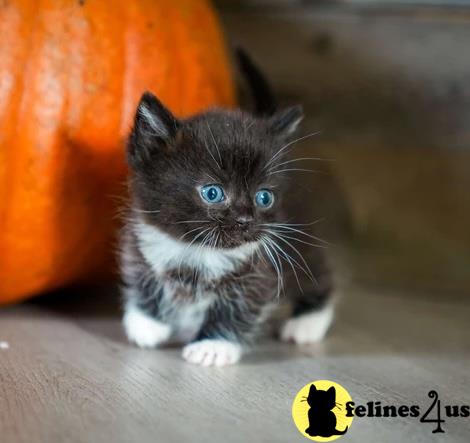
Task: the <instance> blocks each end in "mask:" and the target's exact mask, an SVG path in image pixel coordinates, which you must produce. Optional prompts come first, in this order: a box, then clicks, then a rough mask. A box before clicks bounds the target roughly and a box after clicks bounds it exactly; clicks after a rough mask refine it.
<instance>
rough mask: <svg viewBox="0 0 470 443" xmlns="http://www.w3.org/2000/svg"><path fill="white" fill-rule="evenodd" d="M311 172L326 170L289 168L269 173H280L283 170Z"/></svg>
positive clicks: (322, 172)
mask: <svg viewBox="0 0 470 443" xmlns="http://www.w3.org/2000/svg"><path fill="white" fill-rule="evenodd" d="M296 171H298V172H311V173H315V172H316V173H319V174H324V173H325V171H320V170H319V169H302V168H287V169H278V170H277V171H272V172H270V173H269V174H268V175H274V174H280V173H281V172H296Z"/></svg>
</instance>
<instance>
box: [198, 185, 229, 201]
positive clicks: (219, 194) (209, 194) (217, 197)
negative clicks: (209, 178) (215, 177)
mask: <svg viewBox="0 0 470 443" xmlns="http://www.w3.org/2000/svg"><path fill="white" fill-rule="evenodd" d="M201 197H202V198H203V199H204V200H205V201H206V202H208V203H220V202H221V201H224V200H225V194H224V189H223V188H222V186H219V185H206V186H203V187H202V188H201Z"/></svg>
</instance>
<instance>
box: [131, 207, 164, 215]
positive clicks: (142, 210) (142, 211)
mask: <svg viewBox="0 0 470 443" xmlns="http://www.w3.org/2000/svg"><path fill="white" fill-rule="evenodd" d="M132 210H133V211H136V212H141V213H143V214H156V213H157V212H160V211H145V210H144V209H139V208H132Z"/></svg>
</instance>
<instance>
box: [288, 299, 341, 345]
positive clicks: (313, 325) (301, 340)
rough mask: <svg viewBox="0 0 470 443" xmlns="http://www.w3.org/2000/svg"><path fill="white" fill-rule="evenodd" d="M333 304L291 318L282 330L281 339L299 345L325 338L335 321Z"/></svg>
mask: <svg viewBox="0 0 470 443" xmlns="http://www.w3.org/2000/svg"><path fill="white" fill-rule="evenodd" d="M333 313H334V309H333V306H331V305H328V306H326V307H325V308H323V309H322V310H320V311H314V312H309V313H308V314H303V315H299V316H298V317H294V318H291V319H289V320H288V321H287V322H286V323H285V324H284V326H283V327H282V330H281V340H283V341H293V342H295V343H297V344H298V345H305V344H309V343H316V342H319V341H321V340H322V339H323V337H324V336H325V334H326V333H327V331H328V328H329V327H330V325H331V322H332V321H333Z"/></svg>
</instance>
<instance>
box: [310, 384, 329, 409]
mask: <svg viewBox="0 0 470 443" xmlns="http://www.w3.org/2000/svg"><path fill="white" fill-rule="evenodd" d="M307 403H308V405H309V406H310V407H311V408H314V409H318V410H327V411H331V410H332V409H333V408H334V407H335V406H336V389H335V387H334V386H331V388H329V389H328V390H327V391H323V390H321V389H317V388H316V387H315V385H314V384H312V385H311V386H310V391H309V392H308V397H307Z"/></svg>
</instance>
